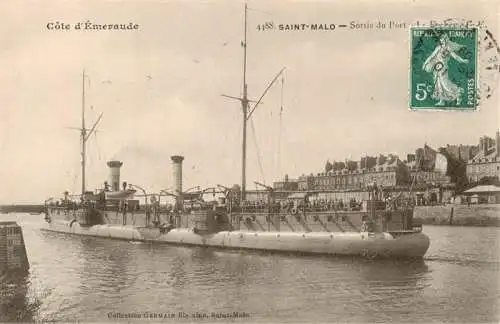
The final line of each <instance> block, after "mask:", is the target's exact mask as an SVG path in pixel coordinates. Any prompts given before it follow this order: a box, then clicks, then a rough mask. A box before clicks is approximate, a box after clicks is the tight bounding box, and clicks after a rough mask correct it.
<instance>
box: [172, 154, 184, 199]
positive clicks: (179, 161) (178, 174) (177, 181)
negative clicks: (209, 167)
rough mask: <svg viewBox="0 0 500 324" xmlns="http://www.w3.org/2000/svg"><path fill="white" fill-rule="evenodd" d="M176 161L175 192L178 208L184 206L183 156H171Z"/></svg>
mask: <svg viewBox="0 0 500 324" xmlns="http://www.w3.org/2000/svg"><path fill="white" fill-rule="evenodd" d="M170 158H171V159H172V162H174V181H175V194H176V195H177V208H178V209H181V208H182V161H183V160H184V157H183V156H180V155H173V156H171V157H170Z"/></svg>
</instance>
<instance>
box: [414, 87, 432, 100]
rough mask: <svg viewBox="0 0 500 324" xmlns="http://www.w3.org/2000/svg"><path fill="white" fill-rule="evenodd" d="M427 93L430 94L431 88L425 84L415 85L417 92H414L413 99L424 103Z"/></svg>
mask: <svg viewBox="0 0 500 324" xmlns="http://www.w3.org/2000/svg"><path fill="white" fill-rule="evenodd" d="M429 92H432V86H431V85H427V83H417V90H416V91H415V99H417V100H418V101H424V100H425V99H427V96H428V95H429Z"/></svg>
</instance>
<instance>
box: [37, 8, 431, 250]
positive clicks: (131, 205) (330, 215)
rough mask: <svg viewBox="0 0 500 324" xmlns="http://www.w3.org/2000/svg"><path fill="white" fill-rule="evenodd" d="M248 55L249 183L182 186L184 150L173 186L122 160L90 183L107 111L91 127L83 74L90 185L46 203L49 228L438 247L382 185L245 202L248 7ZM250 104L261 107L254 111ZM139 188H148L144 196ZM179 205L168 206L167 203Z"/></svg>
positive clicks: (332, 246)
mask: <svg viewBox="0 0 500 324" xmlns="http://www.w3.org/2000/svg"><path fill="white" fill-rule="evenodd" d="M244 35H245V36H244V41H243V42H242V43H241V44H242V47H243V52H244V60H243V92H242V96H241V97H232V96H225V95H224V96H225V97H229V98H232V99H236V100H238V101H240V103H241V107H242V113H243V136H242V137H243V138H242V166H241V167H242V175H241V186H240V185H234V186H232V187H227V186H223V185H215V186H214V187H212V188H205V189H201V188H199V189H197V190H196V191H192V190H186V191H183V186H182V180H183V176H182V163H183V160H184V157H183V156H179V155H173V156H172V157H171V160H172V164H173V176H174V190H173V191H167V190H162V191H160V192H159V193H147V192H146V190H145V189H144V188H143V187H142V186H139V185H136V184H127V183H126V182H123V183H120V181H121V179H120V170H121V167H122V165H123V162H122V161H117V160H113V161H109V162H107V165H108V167H109V180H108V181H109V182H108V181H106V182H105V183H104V186H103V188H102V189H97V190H94V191H87V190H86V186H85V162H86V142H87V140H88V139H89V137H90V136H91V135H92V134H93V132H94V131H95V128H96V125H97V124H98V122H99V121H100V119H101V117H102V114H101V115H100V116H99V118H98V119H97V121H96V122H95V123H94V124H93V126H92V127H91V128H90V129H87V128H86V126H85V72H84V73H83V91H82V93H83V96H82V98H83V99H82V126H81V129H80V135H81V145H82V147H81V157H82V161H81V162H82V164H81V166H82V170H81V175H82V177H81V178H82V189H81V193H80V194H78V195H70V194H69V193H68V192H65V193H64V197H63V198H61V199H58V200H56V199H53V198H49V199H47V200H46V201H45V203H44V207H45V221H46V222H45V226H44V228H43V229H44V230H49V231H54V232H61V233H68V234H76V235H87V236H94V237H104V238H114V239H123V240H130V241H143V242H159V243H168V244H178V245H192V246H206V247H215V248H225V249H241V250H264V251H279V252H294V253H307V254H325V255H349V256H364V257H370V258H375V257H377V258H378V257H381V258H422V257H423V256H424V255H425V253H426V252H427V249H428V248H429V245H430V240H429V238H428V236H427V235H425V234H424V233H423V232H422V225H421V224H417V223H416V222H414V221H413V208H414V206H413V204H412V202H411V201H410V200H409V199H404V198H402V197H397V198H395V199H388V198H387V196H386V195H385V194H384V192H383V190H382V189H381V188H380V186H377V184H376V183H371V184H370V185H369V186H368V189H367V192H366V193H367V195H366V199H364V200H363V201H360V202H353V201H350V202H345V203H342V202H341V203H340V204H338V203H337V204H331V203H328V204H320V205H318V204H316V203H315V201H317V199H316V198H317V197H319V196H321V194H322V192H320V191H278V190H275V189H273V188H272V187H270V186H266V185H263V184H260V183H258V182H256V184H257V185H260V186H261V187H263V188H262V190H260V194H261V197H263V199H261V200H259V201H250V200H247V199H246V198H247V190H246V130H247V121H248V120H249V118H250V117H251V115H252V113H253V112H254V111H255V109H256V108H257V106H258V105H259V103H260V102H261V100H262V98H263V97H264V95H265V94H266V92H267V90H269V88H270V87H271V86H272V85H273V84H274V82H275V81H276V80H277V79H278V77H279V76H280V75H281V74H282V72H283V70H284V69H282V70H281V71H280V72H279V73H278V74H277V75H276V77H275V78H274V79H273V81H272V82H271V83H270V84H269V86H268V87H267V88H266V90H265V91H264V94H263V95H262V96H261V97H260V99H259V100H258V101H251V100H249V99H248V95H247V93H248V91H247V83H246V60H247V58H246V52H247V6H246V5H245V33H244ZM250 102H254V103H255V104H254V105H253V106H252V107H251V106H250ZM138 190H139V191H140V192H139V193H138ZM167 197H169V198H168V199H170V200H171V201H173V202H172V203H168V199H167Z"/></svg>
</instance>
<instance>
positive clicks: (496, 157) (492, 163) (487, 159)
mask: <svg viewBox="0 0 500 324" xmlns="http://www.w3.org/2000/svg"><path fill="white" fill-rule="evenodd" d="M466 172H467V179H468V180H469V183H474V182H478V181H480V180H481V179H483V178H497V179H499V178H500V132H498V131H497V133H496V136H495V139H492V138H490V137H487V136H483V137H481V138H480V139H479V151H478V152H477V154H476V155H474V157H472V158H471V159H470V160H469V161H468V163H467V171H466Z"/></svg>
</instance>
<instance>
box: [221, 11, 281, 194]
mask: <svg viewBox="0 0 500 324" xmlns="http://www.w3.org/2000/svg"><path fill="white" fill-rule="evenodd" d="M247 12H248V7H247V4H246V3H245V31H244V39H243V41H242V42H241V46H242V47H243V95H242V96H241V97H234V96H228V95H224V94H223V95H222V96H223V97H227V98H230V99H235V100H239V101H240V102H241V110H242V111H243V136H242V143H241V200H242V201H243V200H245V198H246V182H247V181H246V164H247V163H246V162H247V161H246V159H247V122H248V119H249V118H250V117H251V116H252V113H253V112H254V111H255V109H256V108H257V106H258V105H259V104H260V102H261V100H262V98H264V96H265V95H266V93H267V91H268V90H269V89H270V88H271V86H272V85H273V84H274V82H276V80H277V79H278V77H279V76H280V75H281V74H282V73H283V71H284V70H285V68H283V69H281V71H280V72H279V73H278V74H277V75H276V76H275V77H274V79H273V80H272V81H271V83H270V84H269V85H268V86H267V88H266V89H265V90H264V93H263V94H262V96H261V97H260V98H259V100H258V101H257V102H256V103H255V105H254V106H253V107H252V109H251V110H250V109H249V108H250V107H249V102H250V101H252V102H255V101H253V100H249V99H248V85H247V79H246V77H247Z"/></svg>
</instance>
